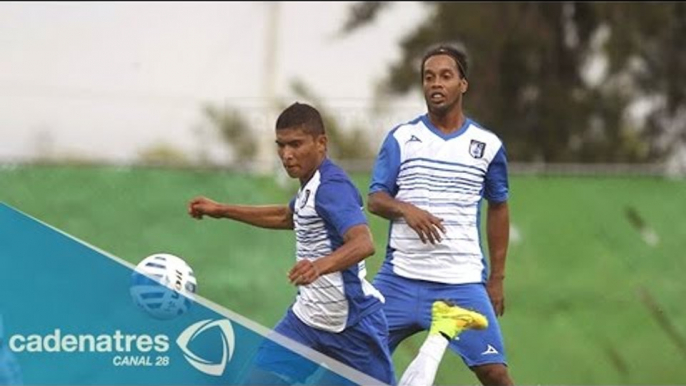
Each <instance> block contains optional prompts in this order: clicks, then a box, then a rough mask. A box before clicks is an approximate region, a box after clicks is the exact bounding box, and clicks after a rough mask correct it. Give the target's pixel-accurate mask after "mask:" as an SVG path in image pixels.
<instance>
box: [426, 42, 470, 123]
mask: <svg viewBox="0 0 686 386" xmlns="http://www.w3.org/2000/svg"><path fill="white" fill-rule="evenodd" d="M422 76H423V81H422V84H423V86H424V99H425V100H426V105H427V107H428V108H429V112H431V113H433V114H436V115H445V114H447V113H448V112H449V111H451V110H453V109H454V108H459V107H460V106H461V101H462V94H463V93H464V92H465V91H467V80H466V79H462V78H461V76H460V70H459V69H458V68H457V63H455V60H454V59H453V58H452V57H450V56H448V55H435V56H432V57H430V58H429V59H427V60H426V62H425V63H424V74H422Z"/></svg>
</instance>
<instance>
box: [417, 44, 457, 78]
mask: <svg viewBox="0 0 686 386" xmlns="http://www.w3.org/2000/svg"><path fill="white" fill-rule="evenodd" d="M436 55H448V56H450V57H451V58H453V60H454V61H455V64H456V65H457V68H458V69H459V70H460V75H461V78H462V79H467V70H468V67H469V66H468V63H467V54H466V53H465V52H464V50H461V49H459V48H457V47H454V46H451V45H448V44H445V43H442V44H439V45H436V46H433V47H431V48H430V49H429V50H428V51H427V52H426V54H424V57H423V58H422V68H421V72H420V73H419V75H420V76H421V77H422V79H424V63H426V61H427V60H428V59H429V58H430V57H432V56H436Z"/></svg>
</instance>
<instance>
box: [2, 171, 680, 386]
mask: <svg viewBox="0 0 686 386" xmlns="http://www.w3.org/2000/svg"><path fill="white" fill-rule="evenodd" d="M354 179H355V181H356V183H357V184H358V187H359V188H360V190H361V191H362V193H363V195H366V192H367V186H366V185H367V181H368V176H366V175H357V176H355V178H354ZM296 189H297V186H296V185H295V184H294V183H289V184H288V185H287V186H286V187H283V188H282V187H279V186H278V185H277V184H275V183H274V181H273V180H272V179H270V178H259V177H251V176H245V175H237V174H229V173H222V172H193V171H180V170H163V169H158V170H155V169H128V168H115V167H112V168H104V167H99V168H94V167H93V168H91V167H4V168H3V167H2V166H0V201H2V202H5V203H7V204H9V205H11V206H14V207H16V208H17V209H20V210H22V211H24V212H26V213H28V214H30V215H32V216H35V217H37V218H39V219H41V220H43V221H45V222H47V223H48V224H51V225H53V226H56V227H58V228H60V229H62V230H64V231H66V232H68V233H70V234H72V235H74V236H75V237H78V238H80V239H82V240H84V241H86V242H88V243H90V244H92V245H95V246H97V247H99V248H101V249H103V250H106V251H108V252H110V253H112V254H114V255H117V256H119V257H122V258H124V259H126V260H128V261H130V262H132V263H137V262H138V261H139V260H140V259H142V258H143V257H145V256H147V255H149V254H152V253H154V252H163V251H164V252H170V253H174V254H177V255H179V256H183V257H184V258H185V259H186V260H187V261H188V262H189V263H190V264H191V265H192V266H193V268H194V270H195V273H196V276H197V278H198V283H199V293H200V294H201V295H203V296H204V297H206V298H208V299H210V300H212V301H214V302H216V303H218V304H220V305H222V306H224V307H227V308H229V309H231V310H233V311H236V312H238V313H240V314H243V315H245V316H247V317H248V318H250V319H253V320H255V321H257V322H258V323H260V324H263V325H265V326H268V327H270V326H272V325H274V324H275V323H276V322H277V321H278V320H279V318H280V317H281V315H282V314H283V312H284V311H285V310H286V309H287V307H288V306H289V305H290V303H291V301H292V299H293V297H294V295H295V292H296V290H295V288H294V287H292V286H290V285H289V284H288V280H287V278H286V271H287V270H288V269H289V268H290V266H291V265H292V264H293V262H294V257H293V254H294V242H293V235H292V234H291V233H290V232H288V231H268V230H261V229H257V228H251V227H249V226H246V225H242V224H238V223H233V222H229V221H225V220H224V221H219V220H210V219H206V220H202V221H196V220H193V219H191V218H190V217H188V215H187V214H186V203H187V201H188V200H189V199H190V198H192V197H193V196H195V195H200V194H202V195H206V196H208V197H212V198H215V199H217V200H219V201H224V202H233V203H244V204H271V203H284V204H285V203H286V202H287V201H288V199H289V198H290V196H291V195H292V194H293V193H294V192H295V190H296ZM685 197H686V181H671V180H664V179H657V178H632V179H630V178H571V177H567V178H562V177H555V178H554V177H517V176H515V177H513V178H512V179H511V200H510V210H511V219H512V223H513V226H514V228H515V232H513V235H512V242H511V246H510V253H509V258H508V265H507V279H506V313H505V316H504V317H503V318H502V319H501V325H502V329H503V333H504V335H505V342H506V345H507V349H508V355H509V360H510V369H511V373H512V376H513V378H514V380H515V381H516V382H517V383H519V384H588V385H590V384H596V385H599V384H683V383H684V380H686V366H684V365H683V364H684V363H686V341H685V340H684V339H685V338H684V337H686V309H685V307H684V304H685V303H684V298H685V297H686V283H685V282H684V279H683V275H684V272H686V252H684V251H686V221H684V220H683V219H684V218H686V203H685V202H684V198H685ZM370 224H371V227H372V230H373V233H374V237H375V241H376V244H377V254H376V255H375V256H373V257H372V258H370V260H369V261H368V266H369V267H370V274H369V277H368V278H369V279H370V280H371V278H372V277H373V274H374V273H375V272H376V270H377V269H378V267H379V265H380V263H381V261H382V259H383V251H384V250H385V248H384V243H385V241H386V235H387V224H386V222H385V221H383V220H381V219H378V218H376V217H374V216H370ZM636 224H643V226H644V228H645V229H652V231H653V232H654V235H653V236H651V235H647V236H643V235H642V233H641V232H640V230H639V229H640V228H639V227H638V226H637V225H636ZM646 232H648V231H645V232H644V233H646ZM646 234H647V233H646ZM423 338H424V335H423V334H420V335H417V336H415V337H413V338H412V339H410V340H408V341H406V342H405V343H404V344H403V345H401V347H400V348H399V350H398V351H397V352H396V355H395V360H396V364H397V366H398V368H397V373H398V374H400V373H401V372H402V370H403V369H404V368H405V366H406V365H407V363H409V361H410V360H411V358H412V357H413V356H414V354H415V351H416V349H417V348H418V346H419V344H421V341H422V340H423ZM436 381H437V384H477V383H478V382H477V380H476V378H475V377H474V376H473V375H472V374H471V372H470V371H469V370H467V369H466V368H465V367H464V366H463V365H462V362H461V360H460V359H459V358H458V357H457V356H455V355H448V356H446V359H445V360H444V361H443V364H442V366H441V370H440V372H439V374H438V377H437V380H436Z"/></svg>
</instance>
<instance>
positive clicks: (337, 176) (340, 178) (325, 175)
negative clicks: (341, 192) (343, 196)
mask: <svg viewBox="0 0 686 386" xmlns="http://www.w3.org/2000/svg"><path fill="white" fill-rule="evenodd" d="M319 173H320V177H319V180H320V185H321V184H339V183H349V184H352V181H351V179H350V176H349V175H348V173H346V172H345V170H343V168H342V167H340V166H338V165H337V164H336V163H335V162H333V161H332V160H330V159H329V158H326V159H324V162H322V165H321V166H320V167H319Z"/></svg>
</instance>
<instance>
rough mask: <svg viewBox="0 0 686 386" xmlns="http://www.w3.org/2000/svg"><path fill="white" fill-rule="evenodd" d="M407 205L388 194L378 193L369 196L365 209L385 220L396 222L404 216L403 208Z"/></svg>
mask: <svg viewBox="0 0 686 386" xmlns="http://www.w3.org/2000/svg"><path fill="white" fill-rule="evenodd" d="M405 205H407V203H405V202H402V201H399V200H396V199H395V198H393V197H391V196H390V195H389V194H388V193H386V192H383V191H380V192H375V193H372V194H370V195H369V199H368V201H367V209H369V211H370V212H371V213H374V214H375V215H377V216H380V217H383V218H385V219H387V220H396V219H399V218H402V217H403V216H404V212H403V210H404V207H405Z"/></svg>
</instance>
